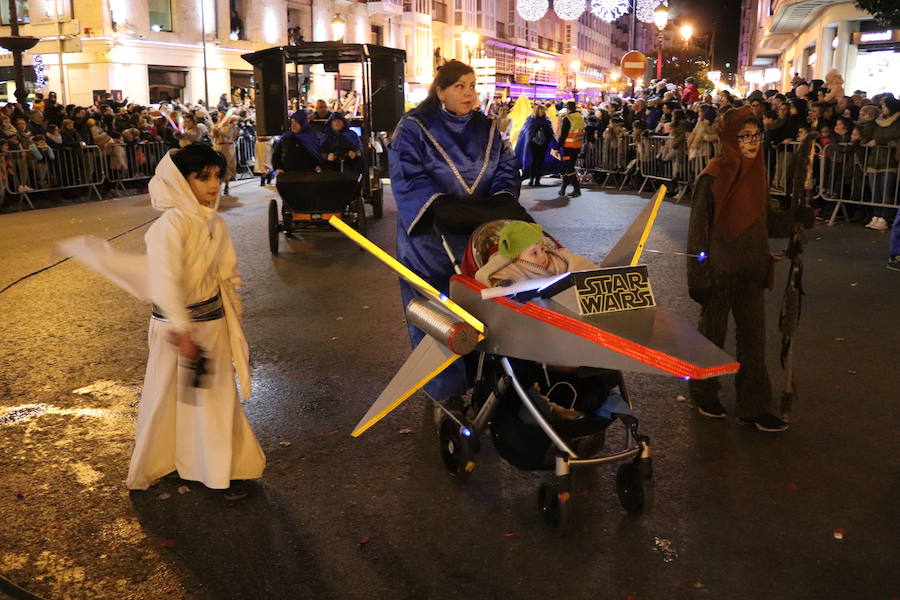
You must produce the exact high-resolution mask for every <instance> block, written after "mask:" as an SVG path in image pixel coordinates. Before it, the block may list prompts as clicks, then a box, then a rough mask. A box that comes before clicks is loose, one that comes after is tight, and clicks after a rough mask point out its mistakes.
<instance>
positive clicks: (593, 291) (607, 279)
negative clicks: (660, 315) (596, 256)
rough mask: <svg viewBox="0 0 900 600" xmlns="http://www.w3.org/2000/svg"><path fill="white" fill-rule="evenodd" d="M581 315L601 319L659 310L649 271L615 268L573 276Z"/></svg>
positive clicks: (584, 272) (635, 268) (574, 274)
mask: <svg viewBox="0 0 900 600" xmlns="http://www.w3.org/2000/svg"><path fill="white" fill-rule="evenodd" d="M572 279H573V283H574V288H575V297H576V298H577V300H578V311H579V313H580V314H582V315H602V314H607V313H613V312H619V311H622V310H634V309H638V308H650V307H653V306H656V300H654V298H653V290H652V289H651V288H650V277H649V275H648V274H647V267H646V266H644V265H641V266H636V267H616V268H612V269H597V270H593V271H578V272H575V273H572Z"/></svg>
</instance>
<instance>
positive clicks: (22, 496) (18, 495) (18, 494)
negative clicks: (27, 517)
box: [16, 490, 25, 500]
mask: <svg viewBox="0 0 900 600" xmlns="http://www.w3.org/2000/svg"><path fill="white" fill-rule="evenodd" d="M24 499H25V492H23V491H22V490H16V500H24Z"/></svg>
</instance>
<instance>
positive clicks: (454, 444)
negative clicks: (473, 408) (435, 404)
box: [438, 413, 475, 481]
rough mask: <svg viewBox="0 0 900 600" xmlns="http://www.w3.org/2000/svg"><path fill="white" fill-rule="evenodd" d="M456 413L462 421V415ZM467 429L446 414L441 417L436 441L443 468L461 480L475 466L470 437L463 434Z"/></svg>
mask: <svg viewBox="0 0 900 600" xmlns="http://www.w3.org/2000/svg"><path fill="white" fill-rule="evenodd" d="M456 415H457V416H458V417H460V421H462V418H461V417H462V416H461V415H459V414H458V413H456ZM468 431H469V430H468V429H466V428H464V427H460V426H459V423H457V422H456V421H454V420H453V419H450V418H448V417H447V416H444V417H443V418H442V419H441V423H440V427H439V430H438V442H439V443H440V445H441V460H442V461H443V462H444V468H446V469H447V472H448V473H450V475H452V476H453V477H456V478H457V479H459V480H462V481H464V480H465V479H467V478H468V477H469V475H471V473H472V470H473V469H474V468H475V461H473V460H472V455H473V452H472V446H471V442H470V440H471V438H470V437H469V435H466V434H465V432H468ZM470 435H471V434H470Z"/></svg>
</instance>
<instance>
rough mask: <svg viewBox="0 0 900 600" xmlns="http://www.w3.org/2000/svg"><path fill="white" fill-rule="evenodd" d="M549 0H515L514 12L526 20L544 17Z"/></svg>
mask: <svg viewBox="0 0 900 600" xmlns="http://www.w3.org/2000/svg"><path fill="white" fill-rule="evenodd" d="M548 8H550V0H516V12H517V13H519V16H520V17H522V18H523V19H525V20H526V21H537V20H539V19H542V18H544V15H545V14H547V9H548Z"/></svg>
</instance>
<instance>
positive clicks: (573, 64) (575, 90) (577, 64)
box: [569, 58, 581, 102]
mask: <svg viewBox="0 0 900 600" xmlns="http://www.w3.org/2000/svg"><path fill="white" fill-rule="evenodd" d="M569 69H571V71H572V99H573V100H575V102H578V71H579V70H581V61H580V60H578V59H577V58H576V59H575V60H573V61H572V62H570V63H569Z"/></svg>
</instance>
